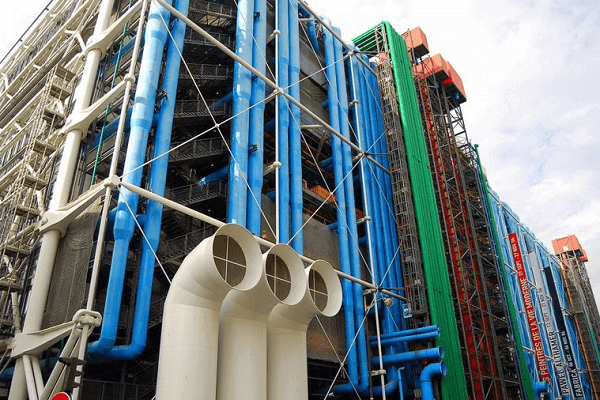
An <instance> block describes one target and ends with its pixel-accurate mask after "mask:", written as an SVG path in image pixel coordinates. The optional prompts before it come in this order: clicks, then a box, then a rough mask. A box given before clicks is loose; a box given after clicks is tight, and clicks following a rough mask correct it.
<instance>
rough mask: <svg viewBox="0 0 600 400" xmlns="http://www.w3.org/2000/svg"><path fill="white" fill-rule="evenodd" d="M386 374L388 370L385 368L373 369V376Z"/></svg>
mask: <svg viewBox="0 0 600 400" xmlns="http://www.w3.org/2000/svg"><path fill="white" fill-rule="evenodd" d="M385 374H387V371H386V370H385V369H374V370H373V371H371V376H380V375H385Z"/></svg>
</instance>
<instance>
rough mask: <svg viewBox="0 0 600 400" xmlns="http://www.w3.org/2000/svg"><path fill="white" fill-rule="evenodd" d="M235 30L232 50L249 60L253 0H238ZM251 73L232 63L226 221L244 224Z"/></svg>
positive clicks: (237, 63)
mask: <svg viewBox="0 0 600 400" xmlns="http://www.w3.org/2000/svg"><path fill="white" fill-rule="evenodd" d="M237 5H238V10H237V23H236V31H235V53H236V54H237V55H238V56H239V57H241V58H242V59H244V61H246V62H247V63H249V64H252V49H253V46H252V41H253V40H252V39H253V29H254V0H239V1H238V3H237ZM251 90H252V73H251V72H250V71H249V70H248V69H247V68H246V67H244V66H242V64H240V63H239V62H237V61H236V62H235V64H234V67H233V115H234V117H233V119H232V121H231V161H230V163H229V202H228V203H227V221H228V222H229V223H234V224H240V225H242V226H246V207H247V205H246V200H247V198H248V190H247V186H246V185H247V182H246V181H247V176H248V136H249V132H248V127H249V122H250V112H249V111H248V108H249V107H250V95H251Z"/></svg>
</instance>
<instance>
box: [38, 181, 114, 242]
mask: <svg viewBox="0 0 600 400" xmlns="http://www.w3.org/2000/svg"><path fill="white" fill-rule="evenodd" d="M120 183H121V181H120V179H119V177H118V176H112V177H108V178H106V179H105V180H104V181H103V182H102V184H101V185H98V186H96V187H95V188H93V189H90V190H88V191H87V193H86V194H84V195H83V196H81V197H80V198H78V199H77V200H75V201H74V202H72V203H70V204H67V205H66V206H64V207H61V208H59V209H57V210H50V211H46V212H45V213H44V216H43V217H42V219H41V220H40V222H38V224H37V225H36V228H35V231H36V233H37V234H43V233H45V232H47V231H50V230H58V231H60V236H61V237H64V236H65V234H66V232H67V227H68V226H69V224H70V223H71V222H73V220H74V219H75V218H76V217H77V216H78V215H79V214H81V213H82V212H83V211H84V210H85V209H86V208H88V207H89V206H90V205H91V204H92V203H93V202H94V201H96V199H97V198H99V197H100V196H102V194H104V191H105V190H106V188H110V189H115V188H117V187H118V186H119V184H120Z"/></svg>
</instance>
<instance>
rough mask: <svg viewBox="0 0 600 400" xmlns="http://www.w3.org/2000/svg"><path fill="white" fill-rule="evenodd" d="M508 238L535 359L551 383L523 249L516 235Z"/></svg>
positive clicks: (541, 372) (542, 373)
mask: <svg viewBox="0 0 600 400" xmlns="http://www.w3.org/2000/svg"><path fill="white" fill-rule="evenodd" d="M508 238H509V240H510V248H511V250H512V253H513V258H514V259H515V269H516V270H517V277H518V278H519V285H520V286H521V294H522V295H523V303H524V304H525V315H527V322H529V331H530V332H531V340H532V341H533V350H534V351H535V358H536V360H537V363H538V367H539V369H540V378H541V380H543V381H548V382H550V373H549V371H548V363H547V362H546V355H545V354H544V345H543V344H542V336H541V333H540V327H539V326H538V322H537V318H536V317H535V308H534V307H533V299H532V298H531V291H530V290H529V283H528V282H527V275H526V274H525V266H524V265H523V256H522V255H521V247H520V246H519V241H518V239H517V234H516V233H511V234H510V235H508Z"/></svg>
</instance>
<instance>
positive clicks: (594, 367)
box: [555, 247, 600, 399]
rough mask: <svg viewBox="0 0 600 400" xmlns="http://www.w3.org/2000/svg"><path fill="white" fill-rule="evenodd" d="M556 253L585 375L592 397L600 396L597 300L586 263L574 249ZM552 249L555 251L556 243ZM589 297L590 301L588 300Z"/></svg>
mask: <svg viewBox="0 0 600 400" xmlns="http://www.w3.org/2000/svg"><path fill="white" fill-rule="evenodd" d="M561 250H562V252H561V253H558V254H557V257H558V259H559V260H560V266H561V274H562V278H563V282H564V283H565V285H564V286H565V288H566V294H567V299H568V305H569V309H568V310H566V311H567V313H568V315H570V316H571V317H572V318H573V320H574V322H575V326H576V329H577V336H578V339H579V343H580V344H581V345H582V346H581V347H582V353H583V356H584V359H585V364H586V366H587V372H588V374H587V375H588V379H589V380H590V383H591V385H592V393H593V394H594V396H595V397H594V398H595V399H598V398H600V354H599V351H598V336H597V331H596V327H597V324H598V322H599V320H600V316H599V315H598V309H597V306H596V302H595V301H594V298H593V292H592V289H591V285H590V281H589V278H588V276H587V271H586V268H585V263H584V262H583V261H581V259H580V254H578V251H577V250H576V249H568V250H567V249H561ZM555 251H557V249H556V247H555ZM588 297H591V300H592V303H591V304H590V303H589V302H588Z"/></svg>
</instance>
